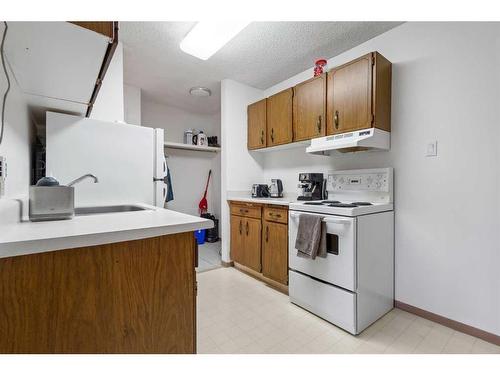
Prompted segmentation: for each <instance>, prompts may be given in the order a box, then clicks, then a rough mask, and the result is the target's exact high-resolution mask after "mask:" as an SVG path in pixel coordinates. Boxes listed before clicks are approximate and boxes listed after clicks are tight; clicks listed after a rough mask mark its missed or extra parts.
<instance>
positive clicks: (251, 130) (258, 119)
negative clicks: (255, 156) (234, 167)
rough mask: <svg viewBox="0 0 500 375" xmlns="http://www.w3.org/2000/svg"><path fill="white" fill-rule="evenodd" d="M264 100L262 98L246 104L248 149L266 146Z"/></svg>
mask: <svg viewBox="0 0 500 375" xmlns="http://www.w3.org/2000/svg"><path fill="white" fill-rule="evenodd" d="M266 101H267V99H262V100H260V101H258V102H256V103H253V104H250V105H249V106H248V141H247V147H248V149H249V150H255V149H258V148H263V147H266Z"/></svg>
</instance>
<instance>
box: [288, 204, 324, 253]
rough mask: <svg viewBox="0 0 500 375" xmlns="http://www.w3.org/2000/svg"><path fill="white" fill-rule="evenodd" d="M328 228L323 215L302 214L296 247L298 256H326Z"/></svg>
mask: <svg viewBox="0 0 500 375" xmlns="http://www.w3.org/2000/svg"><path fill="white" fill-rule="evenodd" d="M325 229H326V228H325V227H324V223H323V221H322V218H321V216H316V215H304V214H303V215H300V217H299V226H298V229H297V239H296V240H295V248H296V249H297V256H299V257H302V258H309V259H315V258H316V256H321V257H323V258H324V257H326V230H325Z"/></svg>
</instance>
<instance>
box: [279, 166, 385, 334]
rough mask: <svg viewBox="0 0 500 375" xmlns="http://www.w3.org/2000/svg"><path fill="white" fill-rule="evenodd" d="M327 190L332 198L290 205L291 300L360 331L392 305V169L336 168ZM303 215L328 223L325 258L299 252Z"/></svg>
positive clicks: (353, 332)
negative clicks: (311, 256)
mask: <svg viewBox="0 0 500 375" xmlns="http://www.w3.org/2000/svg"><path fill="white" fill-rule="evenodd" d="M326 190H327V191H328V199H327V200H323V201H302V202H296V203H291V204H290V206H289V246H288V249H289V269H290V270H289V296H290V301H291V302H293V303H295V304H297V305H299V306H301V307H303V308H305V309H306V310H309V311H311V312H312V313H314V314H316V315H318V316H320V317H322V318H324V319H325V320H328V321H330V322H331V323H333V324H335V325H337V326H339V327H341V328H343V329H345V330H346V331H348V332H350V333H352V334H358V333H360V332H361V331H362V330H364V329H365V328H366V327H368V326H369V325H370V324H372V323H373V322H375V321H376V320H377V319H378V318H380V317H381V316H383V315H384V314H385V313H387V312H388V311H390V310H391V309H392V307H393V302H394V300H393V298H394V281H393V279H394V211H393V170H392V168H382V169H364V170H350V171H332V172H329V173H328V178H327V183H326ZM302 215H315V216H320V217H321V218H322V220H323V222H324V223H325V228H326V231H327V257H326V258H319V257H317V258H316V259H314V260H312V259H307V258H302V257H299V256H297V250H296V249H295V239H296V237H297V229H298V224H299V220H300V217H301V216H302Z"/></svg>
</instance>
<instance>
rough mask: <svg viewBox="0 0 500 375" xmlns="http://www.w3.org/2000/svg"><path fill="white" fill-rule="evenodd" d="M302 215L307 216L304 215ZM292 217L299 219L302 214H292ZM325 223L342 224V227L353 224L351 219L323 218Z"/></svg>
mask: <svg viewBox="0 0 500 375" xmlns="http://www.w3.org/2000/svg"><path fill="white" fill-rule="evenodd" d="M302 215H307V214H302ZM290 216H291V217H293V218H297V217H299V216H300V214H296V213H290ZM323 221H324V222H325V223H331V224H342V225H349V224H351V222H352V221H351V220H349V219H333V218H328V217H323Z"/></svg>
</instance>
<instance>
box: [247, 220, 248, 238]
mask: <svg viewBox="0 0 500 375" xmlns="http://www.w3.org/2000/svg"><path fill="white" fill-rule="evenodd" d="M247 236H248V221H247Z"/></svg>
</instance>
